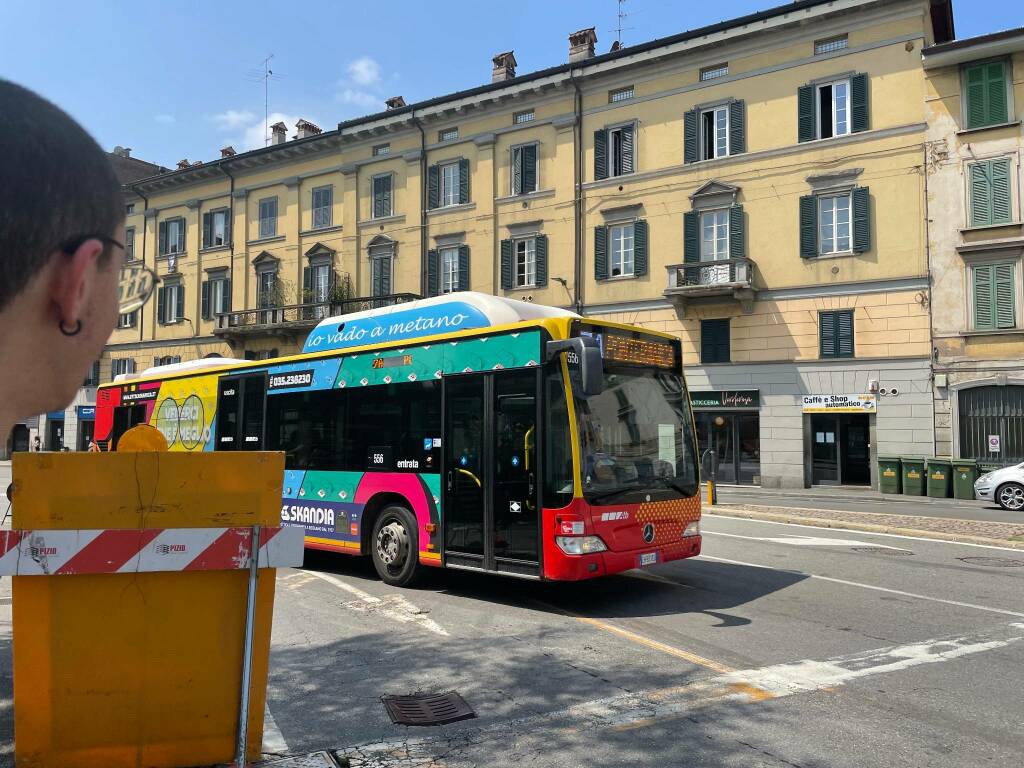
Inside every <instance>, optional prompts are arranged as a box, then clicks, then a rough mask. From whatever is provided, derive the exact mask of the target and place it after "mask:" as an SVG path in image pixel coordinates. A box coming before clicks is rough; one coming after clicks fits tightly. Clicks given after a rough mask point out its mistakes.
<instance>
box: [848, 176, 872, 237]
mask: <svg viewBox="0 0 1024 768" xmlns="http://www.w3.org/2000/svg"><path fill="white" fill-rule="evenodd" d="M852 198H853V199H852V206H853V252H854V253H865V252H867V251H870V250H871V195H870V193H869V192H868V188H867V187H856V188H855V189H854V190H853V194H852Z"/></svg>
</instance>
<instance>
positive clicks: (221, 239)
mask: <svg viewBox="0 0 1024 768" xmlns="http://www.w3.org/2000/svg"><path fill="white" fill-rule="evenodd" d="M229 222H230V219H229V217H228V209H227V208H220V209H218V210H216V211H207V212H206V213H204V214H203V248H220V247H222V246H225V245H227V244H228V227H229Z"/></svg>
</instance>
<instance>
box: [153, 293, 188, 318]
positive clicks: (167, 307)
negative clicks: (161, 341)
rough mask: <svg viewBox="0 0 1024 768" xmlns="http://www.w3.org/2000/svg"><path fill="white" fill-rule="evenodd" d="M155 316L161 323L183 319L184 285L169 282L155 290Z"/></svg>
mask: <svg viewBox="0 0 1024 768" xmlns="http://www.w3.org/2000/svg"><path fill="white" fill-rule="evenodd" d="M156 317H157V322H158V323H160V324H161V325H171V324H173V323H180V322H181V321H182V320H184V319H185V286H183V285H181V283H171V284H169V285H165V286H164V287H163V288H159V289H158V290H157V311H156Z"/></svg>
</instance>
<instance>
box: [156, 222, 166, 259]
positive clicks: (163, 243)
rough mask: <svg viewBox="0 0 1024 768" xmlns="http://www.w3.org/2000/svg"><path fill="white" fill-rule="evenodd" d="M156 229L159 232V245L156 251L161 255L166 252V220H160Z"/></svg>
mask: <svg viewBox="0 0 1024 768" xmlns="http://www.w3.org/2000/svg"><path fill="white" fill-rule="evenodd" d="M157 229H158V230H159V232H160V247H159V251H158V252H159V253H160V254H161V255H162V254H165V253H167V222H166V221H161V222H160V226H159V227H158V228H157Z"/></svg>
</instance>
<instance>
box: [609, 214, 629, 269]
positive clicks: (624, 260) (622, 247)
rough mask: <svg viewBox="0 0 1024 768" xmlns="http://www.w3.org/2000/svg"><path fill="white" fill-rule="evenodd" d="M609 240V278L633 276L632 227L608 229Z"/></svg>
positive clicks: (624, 226) (624, 225) (627, 225)
mask: <svg viewBox="0 0 1024 768" xmlns="http://www.w3.org/2000/svg"><path fill="white" fill-rule="evenodd" d="M608 234H609V239H610V240H611V246H612V247H611V276H612V277H618V276H620V275H622V276H624V275H632V274H633V225H632V224H623V225H621V226H615V227H609V228H608Z"/></svg>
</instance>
